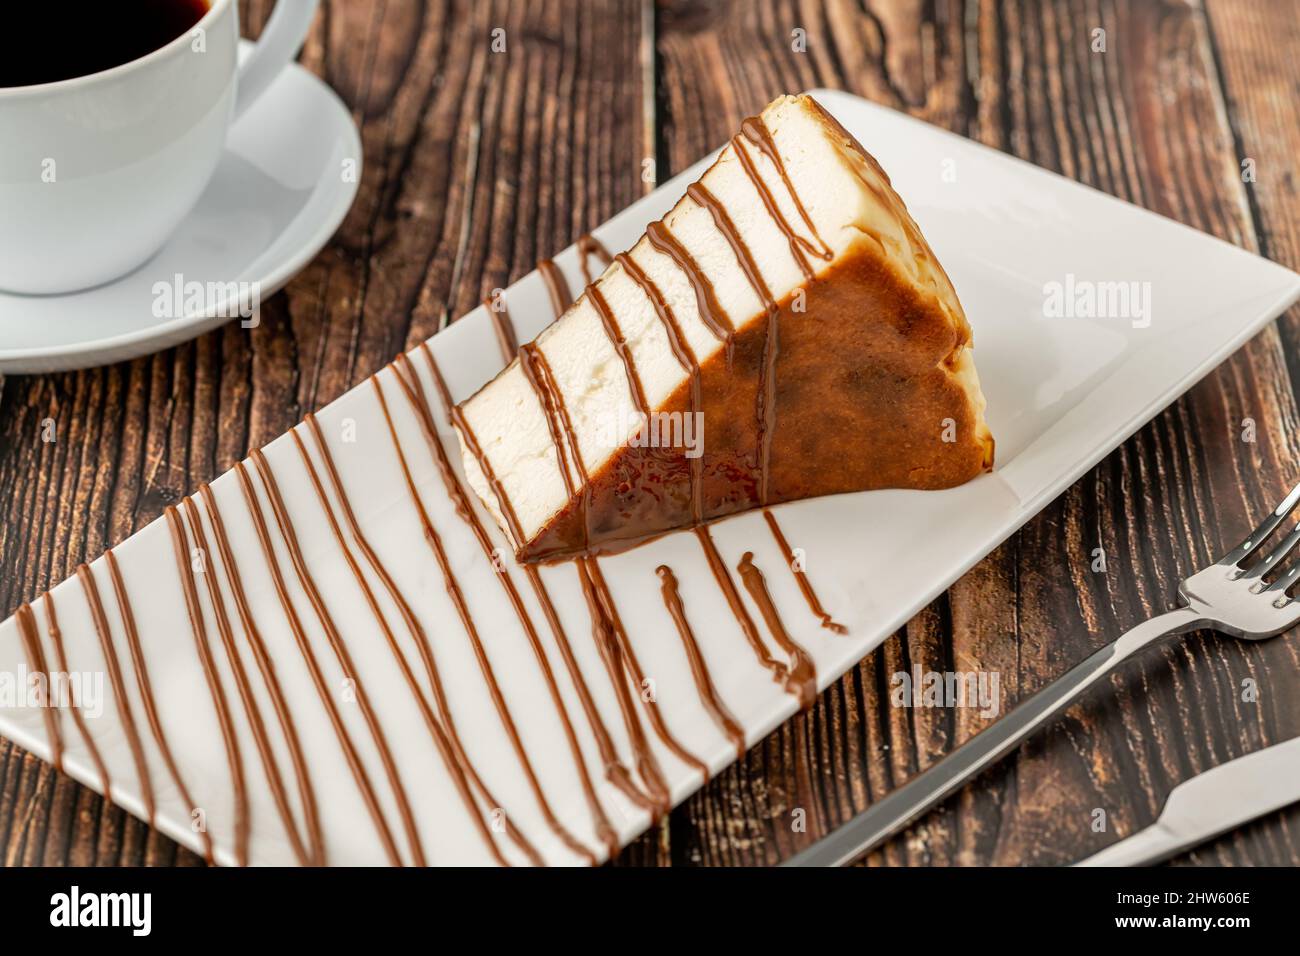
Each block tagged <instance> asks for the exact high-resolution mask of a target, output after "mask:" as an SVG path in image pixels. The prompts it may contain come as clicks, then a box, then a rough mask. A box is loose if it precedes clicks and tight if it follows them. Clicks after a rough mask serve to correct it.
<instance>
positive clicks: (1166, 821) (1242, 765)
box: [1075, 737, 1300, 866]
mask: <svg viewBox="0 0 1300 956" xmlns="http://www.w3.org/2000/svg"><path fill="white" fill-rule="evenodd" d="M1297 801H1300V737H1296V738H1293V739H1291V740H1288V741H1286V742H1285V743H1281V744H1274V745H1273V746H1272V747H1266V748H1265V749H1263V750H1257V751H1255V752H1254V753H1253V754H1247V755H1246V756H1244V757H1238V758H1237V759H1236V760H1229V761H1228V762H1227V763H1225V764H1220V765H1219V766H1217V767H1214V768H1213V769H1210V770H1207V771H1205V772H1204V773H1202V774H1197V775H1196V776H1195V777H1193V778H1192V779H1191V780H1187V781H1184V782H1183V783H1180V784H1179V785H1178V786H1176V787H1174V789H1173V790H1171V791H1170V792H1169V799H1168V800H1166V801H1165V808H1164V810H1162V811H1161V812H1160V817H1159V819H1157V820H1156V822H1155V823H1153V824H1151V826H1149V827H1147V828H1146V829H1145V830H1139V831H1138V832H1137V833H1135V834H1133V835H1132V836H1131V837H1128V838H1127V839H1124V840H1120V841H1119V842H1118V843H1115V844H1112V845H1111V846H1108V847H1106V849H1104V850H1102V851H1101V852H1100V853H1097V854H1095V855H1093V856H1090V857H1088V858H1087V859H1086V860H1081V861H1080V862H1078V863H1076V864H1075V866H1149V865H1151V864H1152V863H1159V862H1161V861H1162V860H1167V859H1169V858H1170V857H1171V856H1176V855H1177V854H1179V853H1181V852H1182V851H1184V850H1190V849H1191V848H1192V847H1194V846H1196V845H1198V844H1201V843H1204V842H1205V841H1206V840H1209V839H1212V838H1213V837H1216V836H1218V835H1219V834H1220V833H1226V832H1227V831H1229V830H1233V829H1235V828H1237V827H1239V826H1241V825H1242V824H1243V823H1249V822H1250V821H1251V820H1254V819H1256V818H1258V817H1262V816H1264V815H1265V814H1266V813H1272V812H1273V811H1274V810H1280V809H1282V807H1285V806H1287V805H1289V804H1292V803H1296V802H1297Z"/></svg>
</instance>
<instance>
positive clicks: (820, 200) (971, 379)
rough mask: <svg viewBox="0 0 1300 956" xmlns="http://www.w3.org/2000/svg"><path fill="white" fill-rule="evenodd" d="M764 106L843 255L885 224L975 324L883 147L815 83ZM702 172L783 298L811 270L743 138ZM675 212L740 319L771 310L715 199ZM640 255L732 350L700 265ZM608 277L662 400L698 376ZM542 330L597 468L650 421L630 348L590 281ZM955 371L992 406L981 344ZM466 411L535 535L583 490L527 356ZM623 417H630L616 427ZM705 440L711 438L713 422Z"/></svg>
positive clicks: (887, 246) (700, 351)
mask: <svg viewBox="0 0 1300 956" xmlns="http://www.w3.org/2000/svg"><path fill="white" fill-rule="evenodd" d="M763 120H764V122H765V123H766V125H767V127H768V129H769V131H770V132H771V135H772V139H773V141H774V142H775V143H776V147H777V151H778V153H779V154H780V156H781V159H782V162H783V164H784V166H785V170H786V173H787V175H788V176H789V178H790V180H791V182H792V183H793V185H794V188H795V190H796V191H797V193H798V195H799V200H800V201H801V202H802V204H803V206H804V209H805V210H806V211H807V212H808V215H809V217H810V218H811V219H812V221H813V224H814V225H815V226H816V228H817V233H818V234H819V235H820V237H821V239H822V240H824V241H825V243H826V244H827V245H828V246H829V247H830V249H831V251H832V253H833V254H834V257H835V258H838V257H839V255H840V254H842V253H843V252H844V251H845V250H846V249H847V248H848V247H849V246H850V244H851V243H853V241H854V240H855V239H858V238H860V237H861V236H862V235H863V234H864V233H865V234H868V235H871V236H873V237H874V238H875V239H876V240H877V241H878V242H879V243H880V244H881V246H882V248H883V250H884V251H885V253H886V255H887V256H888V258H889V259H890V260H891V262H893V263H894V265H895V267H896V268H897V269H898V270H899V271H900V273H902V274H903V275H905V276H907V277H908V278H909V279H910V280H911V281H912V282H913V283H915V284H916V285H918V286H920V287H922V288H928V289H930V290H932V291H933V292H934V293H935V295H936V297H937V298H938V299H939V300H940V302H941V303H942V304H943V306H944V307H945V308H946V309H947V310H948V311H949V313H950V314H951V315H953V316H954V319H955V321H957V322H958V324H959V325H961V326H962V327H964V326H965V324H966V323H965V318H964V316H963V315H962V313H961V306H960V304H959V303H958V301H957V297H956V294H955V293H954V292H953V290H952V287H951V285H950V283H949V282H948V279H947V277H946V276H945V275H944V274H943V270H942V269H941V268H939V266H938V264H937V262H936V261H935V259H934V256H933V254H932V253H931V252H930V249H929V247H928V246H926V245H925V242H924V239H922V238H921V237H920V233H919V231H918V230H916V228H915V226H914V225H912V224H911V221H910V219H909V218H908V215H907V212H906V210H905V209H904V208H903V206H902V203H901V202H899V201H898V198H897V196H895V194H894V193H893V190H892V189H891V188H890V187H889V185H888V183H887V182H886V181H885V180H884V177H883V175H882V173H881V172H880V170H879V167H877V166H876V165H875V163H874V161H869V160H868V159H867V158H866V157H864V156H863V155H862V154H861V153H860V152H859V151H858V150H857V149H856V148H855V147H853V146H852V145H851V142H850V140H849V138H848V137H847V135H846V134H844V133H843V131H841V130H839V129H837V128H836V127H835V126H834V124H830V123H828V122H827V121H826V119H825V118H824V117H823V116H822V114H821V113H820V110H819V108H818V107H817V106H816V105H815V104H813V103H812V101H811V98H809V97H802V96H801V97H793V96H787V97H782V98H780V99H778V100H776V101H774V102H773V103H772V104H771V105H770V106H768V108H767V109H766V110H764V112H763ZM745 147H746V148H747V151H748V155H749V156H750V157H751V159H752V160H753V163H754V165H755V166H756V167H757V169H758V172H759V174H760V176H761V178H762V180H763V182H764V183H765V185H766V186H767V190H768V191H769V192H770V194H771V196H772V197H773V199H774V201H775V202H776V204H777V205H778V207H779V208H780V210H781V212H782V214H783V215H784V217H785V220H786V222H787V223H788V224H789V225H790V227H791V228H792V229H794V230H795V232H796V233H798V234H799V235H800V236H803V237H804V238H805V239H807V240H808V241H809V242H810V243H812V244H813V248H818V249H820V248H821V247H820V246H819V245H818V244H817V239H816V238H815V237H814V236H813V235H812V234H811V233H810V231H809V230H808V227H807V225H806V224H805V223H804V220H803V217H802V216H801V215H800V213H799V210H798V207H797V206H796V205H795V203H794V200H793V199H792V198H791V196H790V192H789V189H788V188H787V186H786V185H785V183H784V181H783V180H782V178H781V175H780V172H779V171H778V170H777V168H776V167H775V165H774V164H773V163H772V162H771V161H769V160H768V158H767V157H766V156H765V155H764V153H763V152H762V150H760V149H758V148H757V147H755V146H754V145H753V144H751V143H750V142H749V141H747V140H746V141H745ZM700 183H701V184H702V185H703V186H704V187H705V188H706V189H708V190H709V191H710V192H711V193H712V194H713V195H714V196H716V197H717V199H718V200H719V201H720V202H721V203H722V205H723V206H724V207H725V208H726V210H727V212H728V214H729V216H730V217H731V220H732V222H733V223H734V224H735V227H736V229H737V231H738V232H739V233H740V235H741V237H742V239H743V240H744V243H745V245H746V246H747V247H748V248H749V250H750V254H751V256H752V257H753V259H754V261H755V262H756V263H757V265H758V269H759V271H760V272H761V274H762V277H763V279H764V281H765V282H766V283H767V286H768V288H769V290H770V291H771V293H772V296H773V298H775V299H776V300H777V301H778V302H779V301H781V300H782V299H783V298H784V297H786V296H787V295H789V294H790V293H791V292H793V291H794V289H795V288H797V287H798V286H799V285H801V284H802V283H803V282H804V281H805V278H804V274H803V271H802V270H801V269H800V267H799V264H798V262H797V261H796V260H795V258H794V254H793V253H792V251H791V249H790V243H789V241H788V240H787V237H786V235H785V233H784V232H783V231H782V230H781V228H780V227H779V226H778V225H777V223H776V222H775V221H774V220H773V217H772V215H771V213H770V212H769V210H768V209H767V207H766V206H765V204H764V202H763V197H762V196H761V194H760V193H759V191H758V189H757V187H756V186H755V185H754V184H753V182H752V181H751V180H750V178H749V176H748V175H747V173H746V172H745V170H744V168H743V166H742V165H741V161H740V160H739V159H738V158H737V156H736V154H735V151H734V145H733V144H728V146H727V148H726V149H725V150H723V152H722V154H721V156H720V157H719V158H718V160H717V162H715V163H714V164H713V165H712V166H711V167H709V169H708V170H707V171H706V172H705V173H704V175H703V176H702V177H701V178H700ZM663 223H664V225H665V226H666V227H667V229H668V230H669V232H670V233H671V234H672V235H673V236H674V237H675V238H676V239H677V241H678V242H679V243H681V245H682V246H683V247H685V249H686V250H687V251H688V252H689V253H690V255H691V257H692V258H693V259H694V260H695V262H696V263H697V265H698V267H699V268H700V269H701V271H702V272H703V273H704V274H705V275H706V276H707V277H708V279H709V281H710V282H711V283H712V284H713V288H714V291H715V294H716V297H717V301H718V303H719V305H720V306H721V307H722V309H723V310H724V311H725V313H726V316H727V318H728V319H729V320H730V322H731V324H732V325H733V326H734V327H735V328H736V329H738V330H739V329H743V328H745V327H746V326H748V325H750V324H751V323H753V322H755V321H757V320H758V319H759V318H761V317H762V314H763V307H762V303H761V301H760V299H759V297H758V295H757V294H756V293H755V291H754V289H753V287H752V286H751V285H750V282H749V280H748V279H747V278H746V275H745V272H744V270H743V269H742V267H741V265H740V263H739V260H738V259H737V257H736V255H735V253H734V252H733V250H732V247H731V245H730V244H729V243H728V241H727V239H726V237H725V236H724V235H723V234H722V233H721V232H720V231H719V229H718V228H717V226H716V225H715V224H714V221H713V217H712V215H711V214H710V213H709V211H708V210H707V209H706V208H703V207H701V206H698V205H696V203H695V202H693V201H692V200H691V199H689V198H687V197H683V198H682V199H681V201H680V202H678V203H677V205H676V206H674V207H673V209H672V210H671V211H670V212H669V213H668V214H667V215H666V216H665V217H664V219H663ZM630 255H631V257H632V259H633V260H634V261H635V262H636V263H637V264H638V265H639V266H640V267H641V269H642V270H643V271H644V272H645V274H646V276H647V277H648V278H649V279H650V281H651V282H653V283H654V285H655V286H656V287H658V289H659V291H660V294H661V295H662V296H663V297H664V299H665V301H666V302H667V303H668V305H669V306H670V308H671V309H672V312H673V315H674V316H675V318H676V319H677V322H678V325H679V326H680V327H681V329H682V331H683V333H684V335H685V338H686V340H687V344H688V345H689V346H690V348H691V349H692V351H693V352H694V354H695V357H696V359H697V360H698V361H699V362H700V363H701V364H703V363H704V362H705V361H707V360H708V359H709V358H710V357H711V356H712V355H714V354H716V353H717V352H719V351H720V350H721V349H722V348H723V345H722V343H721V342H719V341H718V339H717V338H716V337H715V336H714V335H713V334H712V332H710V331H709V329H708V327H707V326H706V325H705V324H704V322H703V321H702V320H701V318H700V314H699V310H698V306H697V300H696V297H695V292H694V289H693V286H692V285H691V282H690V280H689V278H688V277H687V275H686V273H685V272H684V271H683V270H681V269H679V268H678V267H677V265H676V264H675V263H674V262H673V260H672V259H671V258H669V257H668V256H666V255H662V254H660V253H658V252H656V251H655V250H654V249H653V248H652V247H651V246H650V243H649V241H648V240H646V239H645V238H644V237H643V238H642V239H641V240H639V241H638V242H637V244H636V245H635V246H634V247H633V248H632V249H631V250H630ZM807 258H808V261H809V263H810V265H811V266H812V267H813V268H814V269H815V270H816V271H817V272H821V271H823V270H825V269H827V268H829V267H830V266H831V265H832V264H833V262H834V259H832V260H831V261H829V262H828V261H824V260H823V259H821V258H819V257H817V256H813V255H809V256H808V257H807ZM596 285H597V286H598V287H599V289H600V292H601V294H602V295H603V296H604V297H605V299H606V301H608V303H609V305H610V309H611V311H612V312H613V314H614V316H615V318H616V321H617V324H618V327H619V330H620V333H621V334H622V336H623V338H625V339H626V340H627V342H628V343H629V346H630V351H631V355H632V359H633V362H634V363H635V366H636V370H637V373H638V375H639V377H640V379H641V383H642V386H643V387H644V389H645V396H646V401H647V402H648V403H649V405H650V407H651V408H652V409H653V408H657V407H659V406H660V405H661V404H662V403H663V402H664V401H665V400H666V399H667V398H668V397H669V396H670V395H671V394H672V393H673V392H674V391H675V390H676V389H677V388H679V387H681V385H682V384H683V383H684V382H685V381H686V380H687V378H688V373H687V371H686V370H685V369H684V368H683V367H682V365H681V363H680V362H679V361H678V360H677V358H676V357H675V356H674V354H673V351H672V349H671V347H670V345H669V341H668V337H667V334H666V332H665V330H664V328H663V325H662V323H661V322H660V321H659V319H658V317H657V315H656V313H655V309H654V306H653V304H652V302H651V300H650V299H649V297H648V296H647V295H646V294H645V293H644V292H643V291H642V290H641V288H640V286H639V285H638V284H637V283H636V282H635V281H634V280H633V279H632V278H631V277H630V276H628V275H627V274H626V273H625V271H624V270H623V268H622V267H621V266H619V265H618V264H617V263H615V264H614V265H611V266H610V267H609V268H608V269H607V270H606V271H605V272H604V274H603V275H601V276H600V277H599V278H598V279H597V280H596ZM537 344H538V347H539V349H540V350H541V352H542V354H543V355H544V356H545V358H546V361H547V363H548V364H549V365H550V367H551V369H552V371H553V373H554V376H555V379H556V384H557V386H558V388H559V391H560V394H561V395H562V397H563V400H564V403H565V407H566V408H567V410H568V413H569V416H570V418H571V420H572V423H573V428H574V431H575V433H576V435H577V437H578V444H579V449H580V452H581V455H582V463H583V465H584V466H585V467H586V469H587V471H588V473H589V474H595V473H597V472H598V471H599V470H600V469H601V467H602V466H603V465H604V464H605V463H606V462H607V461H608V460H609V458H610V457H611V456H612V455H613V454H614V453H615V452H616V451H617V450H618V448H619V447H621V446H622V445H623V444H624V443H626V441H627V439H628V438H630V437H631V436H632V435H633V434H634V433H635V432H636V418H635V413H636V405H635V403H634V399H633V397H632V394H631V392H630V390H629V386H628V378H627V374H626V372H625V370H624V366H623V363H622V360H621V359H620V358H619V356H618V354H617V353H616V352H615V350H614V348H613V346H612V345H611V343H610V341H609V339H608V337H607V335H606V334H605V331H604V329H603V326H602V323H601V320H600V316H599V314H598V313H597V312H596V310H595V308H594V307H593V306H592V305H591V303H590V302H589V300H588V297H587V296H586V295H585V294H584V295H583V296H581V297H580V298H579V300H578V301H577V303H575V304H574V306H573V307H572V308H570V309H569V310H568V311H567V312H566V313H565V314H564V315H563V316H562V317H560V319H559V320H558V321H557V322H555V323H554V324H553V325H551V326H550V327H548V328H547V329H545V330H544V331H543V332H542V333H541V334H540V335H539V336H538V337H537ZM954 371H955V373H956V374H957V376H958V377H959V379H961V380H962V381H963V383H964V384H965V386H966V389H967V391H968V393H969V394H971V396H972V399H973V400H975V402H976V405H977V408H978V409H979V412H980V415H981V418H982V412H983V398H982V396H981V394H980V391H979V384H978V381H977V380H976V378H975V370H974V363H973V361H972V359H971V357H970V354H969V349H964V350H963V353H962V354H961V355H960V356H959V357H958V358H957V360H956V362H955V363H954ZM463 411H464V414H465V418H466V420H467V421H468V423H469V425H470V427H471V428H472V429H473V431H474V434H475V436H476V437H477V439H478V441H479V444H480V446H481V448H482V450H483V453H484V454H485V456H486V457H487V460H488V462H489V463H490V465H491V467H492V469H493V471H494V472H495V474H496V477H497V478H498V480H499V481H500V482H501V484H502V486H503V487H504V489H505V492H506V494H507V495H508V496H509V498H510V502H511V505H512V506H513V509H514V512H515V515H516V517H517V519H518V521H519V524H520V526H521V528H522V530H523V533H524V535H525V536H526V537H527V538H532V537H533V536H534V535H535V534H536V533H537V532H538V531H539V530H541V529H542V528H543V527H544V526H545V525H546V524H547V523H548V522H549V520H550V519H551V518H552V517H553V516H554V515H555V514H556V513H557V512H559V511H560V510H561V509H562V508H563V507H564V506H565V504H566V503H567V502H568V500H569V495H568V492H567V490H566V486H565V482H564V478H563V475H562V472H561V471H560V469H561V467H562V465H561V461H562V459H561V458H560V457H559V456H558V455H557V453H556V449H555V446H554V442H553V441H552V438H551V432H550V429H549V427H548V425H547V421H546V416H545V413H544V411H543V408H542V405H541V403H540V401H539V400H538V398H537V396H536V394H535V392H534V390H533V388H532V386H531V385H530V384H529V382H528V380H527V378H526V377H525V375H524V373H523V371H522V370H521V369H520V367H519V362H518V360H515V361H514V362H513V363H511V365H510V366H508V367H507V368H506V369H505V370H503V371H502V372H501V374H500V375H498V376H497V378H495V379H494V380H493V381H492V382H490V383H488V385H486V386H485V387H484V388H483V389H482V390H481V391H480V392H479V393H478V394H476V395H475V396H474V397H473V398H471V399H470V400H469V401H468V402H466V403H465V405H464V408H463ZM620 424H621V425H622V426H623V427H622V428H619V429H618V430H617V431H616V432H615V431H613V430H612V429H613V426H617V425H620ZM611 439H614V440H611ZM703 441H704V445H705V447H706V448H707V444H708V432H707V424H706V429H705V433H704V436H703ZM462 447H463V442H462ZM463 457H464V462H465V471H466V476H467V478H468V479H469V482H470V485H471V486H472V487H473V488H474V490H475V492H476V493H477V494H478V495H479V497H480V498H481V499H482V500H483V501H484V503H485V504H486V505H487V507H488V509H489V510H490V511H491V512H492V513H493V515H494V517H495V518H496V519H497V522H498V524H500V525H501V526H502V527H503V528H505V529H506V530H507V534H510V527H509V524H508V522H507V521H506V520H505V519H504V516H503V514H502V509H501V507H500V505H499V503H498V502H497V500H496V496H495V495H494V494H493V493H492V491H491V490H490V489H489V486H488V483H487V481H486V480H485V478H484V475H483V473H482V471H481V470H480V468H479V466H478V463H477V462H476V461H475V460H474V457H473V456H472V455H470V454H469V453H468V452H467V451H465V452H464V454H463ZM571 477H572V480H573V484H574V487H581V485H582V483H583V482H584V480H585V478H586V476H585V475H581V474H578V473H577V472H576V470H575V471H573V472H572V474H571ZM510 537H511V538H512V543H513V544H514V545H515V547H519V546H521V545H522V544H523V543H524V542H521V541H513V537H514V535H513V534H510Z"/></svg>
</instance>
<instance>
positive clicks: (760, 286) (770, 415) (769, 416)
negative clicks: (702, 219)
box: [686, 183, 781, 505]
mask: <svg viewBox="0 0 1300 956" xmlns="http://www.w3.org/2000/svg"><path fill="white" fill-rule="evenodd" d="M686 195H687V196H689V197H690V198H691V200H692V201H693V202H695V203H696V204H697V205H700V206H703V207H704V208H706V209H707V210H708V211H709V214H710V215H711V216H712V217H713V224H714V225H715V226H717V228H718V231H719V232H720V233H722V235H723V237H724V238H725V239H726V240H727V244H728V245H730V246H731V249H732V251H733V252H734V253H735V254H736V261H737V262H739V263H740V267H741V269H742V270H743V271H744V273H745V278H746V279H748V280H749V284H750V285H751V286H753V288H754V292H755V293H756V294H757V295H758V298H759V301H760V302H762V304H763V309H764V310H765V312H766V313H767V318H766V322H767V325H766V327H765V330H764V334H763V358H762V362H761V364H760V365H759V370H758V401H757V406H758V407H757V409H756V413H757V418H758V463H757V470H758V503H759V504H760V505H766V504H767V496H768V485H769V475H768V472H769V470H770V469H769V467H768V466H769V464H770V462H771V458H772V435H773V434H774V433H775V431H776V357H777V353H778V352H779V351H780V323H779V322H778V316H779V315H780V311H781V310H780V307H779V306H778V305H777V304H776V300H775V299H773V298H772V292H771V290H770V289H769V288H768V287H767V283H766V282H764V281H763V276H762V275H761V274H760V272H759V270H758V263H756V262H755V261H754V257H753V255H752V254H751V253H750V251H749V247H748V246H747V245H745V241H744V240H743V239H742V238H741V236H740V232H739V230H737V229H736V224H735V223H734V222H732V220H731V215H730V214H729V213H728V212H727V210H726V209H725V208H724V207H723V205H722V203H720V202H718V199H717V197H716V196H714V195H713V193H711V192H709V190H708V189H706V188H705V187H704V186H703V185H702V184H701V183H691V185H689V186H687V187H686Z"/></svg>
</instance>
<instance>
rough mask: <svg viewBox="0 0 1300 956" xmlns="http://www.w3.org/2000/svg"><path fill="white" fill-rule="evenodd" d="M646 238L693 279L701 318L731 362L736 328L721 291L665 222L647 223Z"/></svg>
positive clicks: (654, 247)
mask: <svg viewBox="0 0 1300 956" xmlns="http://www.w3.org/2000/svg"><path fill="white" fill-rule="evenodd" d="M645 237H646V240H647V241H648V242H649V243H650V246H651V248H653V249H654V250H655V251H656V252H659V253H661V254H663V255H665V256H668V258H670V259H672V260H673V262H674V263H675V264H676V266H677V268H678V269H681V270H682V272H683V273H684V274H685V275H686V278H687V279H689V280H690V283H691V288H692V289H694V290H695V304H696V307H697V308H698V310H699V314H700V321H701V322H703V323H704V325H705V326H706V327H707V328H708V330H709V331H710V332H712V333H713V337H714V338H716V339H717V340H718V341H719V342H722V343H725V345H726V347H727V361H728V363H730V361H731V355H732V350H733V345H734V340H733V338H732V332H733V331H734V330H733V329H732V327H731V320H730V319H728V318H727V313H726V312H725V311H724V310H723V308H722V305H721V304H720V303H719V302H718V294H717V292H716V291H714V288H713V283H712V282H710V281H709V277H708V276H706V275H705V274H704V272H703V270H701V269H700V266H699V263H697V262H696V261H695V259H694V258H693V257H692V256H691V254H690V253H689V252H687V251H686V247H685V246H683V245H682V244H681V243H680V242H678V241H677V238H676V237H675V236H674V235H673V234H672V233H670V232H669V231H668V227H667V226H665V225H664V224H663V222H662V221H660V222H652V223H650V225H648V226H646V227H645Z"/></svg>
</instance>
